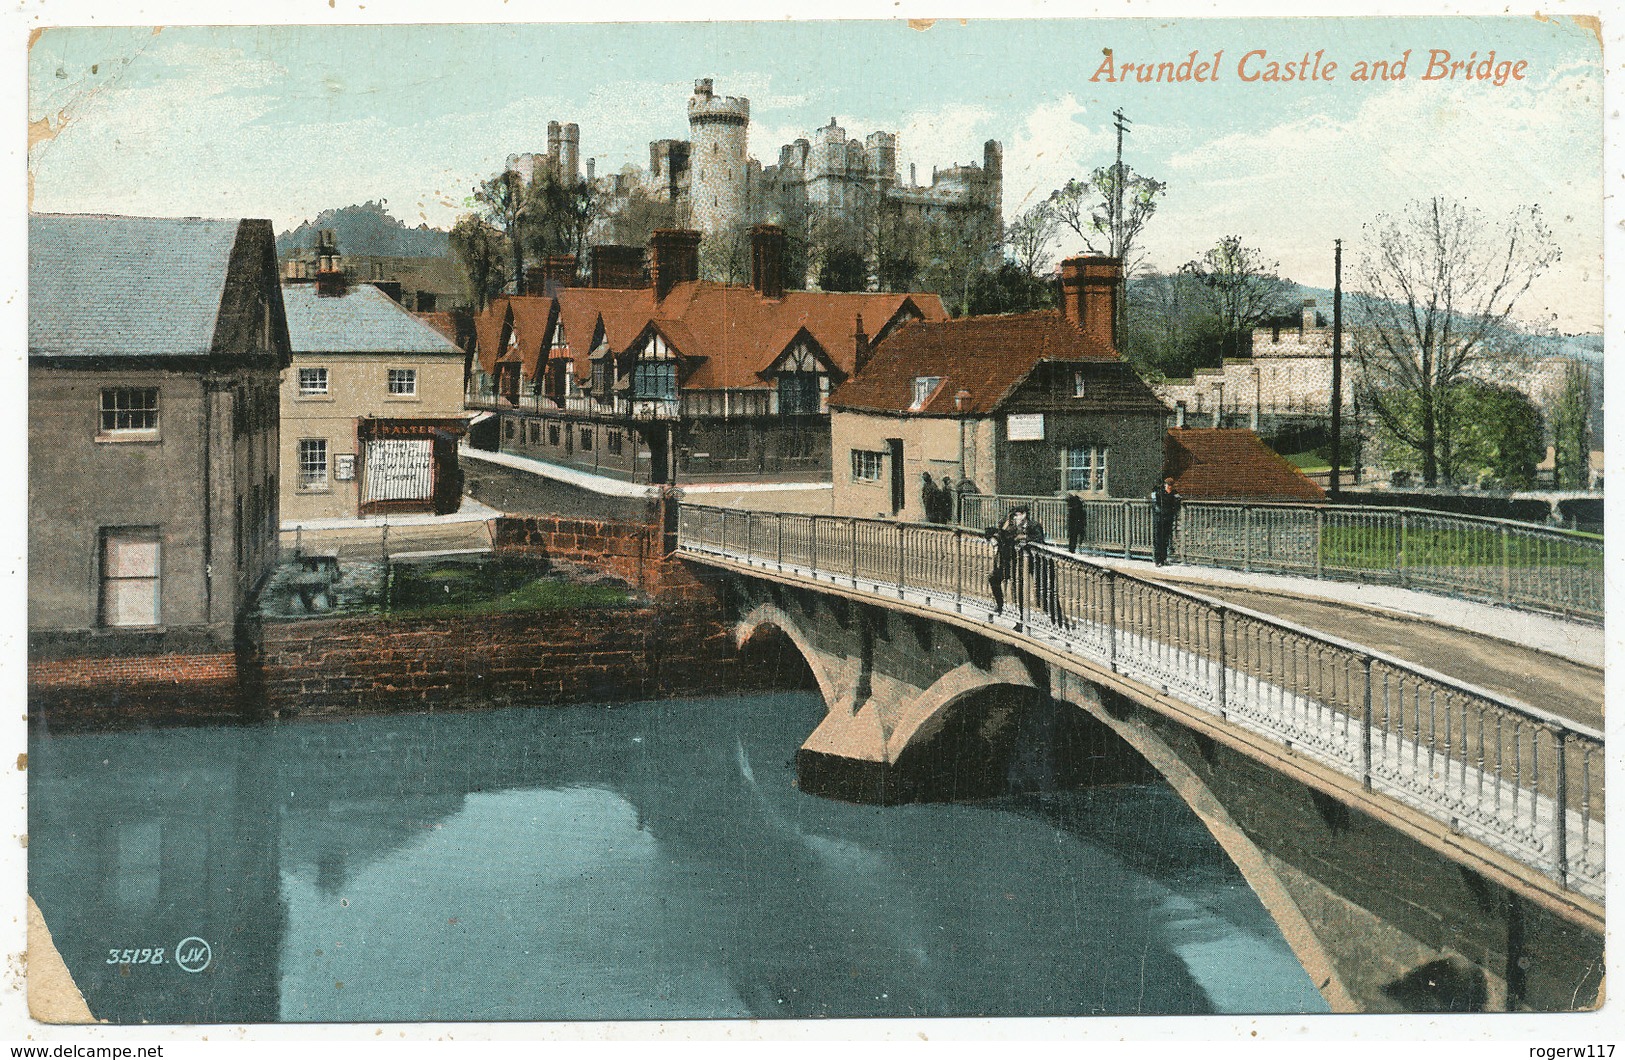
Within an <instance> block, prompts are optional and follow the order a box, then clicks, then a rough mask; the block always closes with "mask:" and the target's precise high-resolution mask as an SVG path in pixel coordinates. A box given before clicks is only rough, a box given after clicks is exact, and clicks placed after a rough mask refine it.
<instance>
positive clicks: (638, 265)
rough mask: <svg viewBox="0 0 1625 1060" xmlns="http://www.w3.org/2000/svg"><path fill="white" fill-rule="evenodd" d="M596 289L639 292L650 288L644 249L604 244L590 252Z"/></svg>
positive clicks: (593, 283) (593, 281)
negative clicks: (612, 288) (606, 288)
mask: <svg viewBox="0 0 1625 1060" xmlns="http://www.w3.org/2000/svg"><path fill="white" fill-rule="evenodd" d="M589 254H590V259H591V269H592V281H591V282H592V285H593V286H594V287H615V288H620V289H621V290H628V291H637V290H642V289H643V288H645V287H648V286H649V280H648V277H647V276H645V275H644V272H643V248H642V247H628V246H620V245H617V244H613V243H604V244H600V245H598V246H595V247H593V248H592V250H591V251H589Z"/></svg>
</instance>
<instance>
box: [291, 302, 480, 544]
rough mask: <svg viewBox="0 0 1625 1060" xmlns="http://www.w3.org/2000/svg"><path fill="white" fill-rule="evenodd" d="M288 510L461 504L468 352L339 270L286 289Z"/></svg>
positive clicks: (311, 514)
mask: <svg viewBox="0 0 1625 1060" xmlns="http://www.w3.org/2000/svg"><path fill="white" fill-rule="evenodd" d="M283 299H284V303H285V305H286V307H287V316H288V334H289V341H290V344H291V349H292V364H291V365H290V367H289V369H288V371H286V372H284V373H283V378H282V442H281V447H280V449H281V452H280V460H281V464H282V518H283V520H284V521H286V522H289V523H299V522H304V521H307V520H312V519H334V518H355V517H356V516H358V515H372V514H377V513H382V512H411V511H419V512H429V511H432V512H437V513H440V514H444V513H447V512H453V511H456V510H457V508H458V505H459V502H460V501H461V498H462V478H461V475H460V474H459V472H458V465H457V439H458V438H459V437H460V436H461V435H462V434H463V433H464V432H465V430H466V425H467V416H466V414H465V412H464V411H463V356H464V355H463V351H462V350H461V349H459V348H458V347H457V345H456V344H455V343H453V342H451V341H450V340H449V339H447V338H446V337H445V336H444V335H443V334H441V333H440V332H439V331H436V330H435V329H434V328H433V327H431V326H430V325H429V324H427V323H426V322H424V321H422V320H420V319H418V318H417V317H415V316H413V315H412V314H411V313H408V312H406V310H404V309H402V308H401V307H400V306H399V305H397V304H395V302H394V301H393V300H391V299H390V298H389V297H388V296H387V295H385V294H384V293H383V292H382V291H380V290H378V289H377V288H376V287H373V286H372V285H370V284H358V285H355V286H350V285H348V284H346V283H345V282H344V278H343V274H342V273H341V272H337V271H336V270H334V271H328V272H324V273H322V274H321V276H320V278H319V279H318V281H317V282H316V283H314V284H299V285H292V286H288V287H286V288H284V290H283Z"/></svg>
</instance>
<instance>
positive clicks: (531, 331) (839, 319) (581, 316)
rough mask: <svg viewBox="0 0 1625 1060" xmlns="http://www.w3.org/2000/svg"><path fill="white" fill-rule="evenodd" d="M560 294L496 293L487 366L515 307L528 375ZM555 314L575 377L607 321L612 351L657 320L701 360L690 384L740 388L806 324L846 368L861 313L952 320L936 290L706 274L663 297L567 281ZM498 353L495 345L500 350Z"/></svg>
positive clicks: (480, 325)
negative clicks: (776, 294)
mask: <svg viewBox="0 0 1625 1060" xmlns="http://www.w3.org/2000/svg"><path fill="white" fill-rule="evenodd" d="M553 301H554V299H547V298H541V297H509V298H505V299H499V300H498V301H497V302H495V303H493V304H492V305H491V307H490V308H489V309H487V310H486V311H485V312H484V313H482V314H481V315H480V317H479V319H478V320H477V322H476V330H477V332H478V336H479V350H480V366H481V367H482V368H483V369H484V370H485V371H487V372H489V371H491V370H492V367H493V366H494V365H495V364H496V362H497V361H498V360H500V359H501V358H502V357H503V356H505V351H503V350H501V349H499V344H500V342H501V337H502V334H501V332H502V321H503V319H504V318H505V315H506V313H507V312H508V307H509V306H510V305H511V306H512V307H513V311H514V330H515V334H516V336H517V337H518V339H519V344H520V350H521V355H522V359H523V362H524V364H525V374H526V375H527V376H530V377H534V374H535V372H534V364H535V362H536V357H537V354H538V352H539V351H540V350H541V347H542V344H543V343H545V342H546V340H547V336H546V334H545V327H546V322H547V320H548V319H549V318H547V317H546V316H545V314H543V313H542V312H541V311H540V307H541V306H545V305H547V304H549V303H551V302H553ZM556 301H557V306H558V314H559V316H558V319H560V320H562V321H563V324H564V334H565V338H566V339H568V340H569V344H570V357H571V360H572V361H573V363H574V365H575V371H576V375H577V378H579V379H581V380H582V381H583V382H585V381H587V380H588V379H589V378H590V374H591V373H590V368H591V364H590V360H589V355H590V354H591V352H592V350H591V344H592V338H593V335H594V333H595V332H596V330H597V326H598V324H599V323H600V322H602V324H603V326H604V330H605V338H606V340H607V342H608V343H609V347H610V349H612V350H613V351H615V353H617V354H620V353H623V352H625V350H626V349H627V347H628V346H630V345H631V344H632V343H633V342H634V341H636V339H637V338H638V336H639V335H640V334H642V333H643V329H644V327H645V326H646V325H648V324H649V323H650V322H651V321H653V322H654V323H655V324H657V325H658V326H659V328H660V331H661V333H662V334H663V335H665V336H666V337H667V339H669V340H670V341H671V343H672V344H673V345H674V346H676V347H677V350H678V352H679V353H680V354H682V355H684V356H686V357H691V358H698V359H699V360H698V363H697V365H696V366H695V368H694V371H693V373H692V375H690V376H689V377H687V378H686V379H684V381H683V386H684V388H685V389H686V388H695V389H738V388H750V387H765V386H767V385H769V384H768V381H767V380H765V379H763V378H762V376H761V375H760V373H762V372H765V371H766V370H767V369H768V368H770V367H771V366H772V364H773V362H774V361H776V360H777V359H778V357H779V355H780V354H782V353H783V352H784V350H785V347H786V346H788V345H789V343H790V342H791V340H793V339H794V338H795V337H796V335H797V334H799V333H800V331H801V330H802V329H803V328H805V329H806V330H807V332H808V334H809V335H811V336H812V337H813V339H814V341H816V342H817V343H818V345H819V346H821V347H822V348H823V350H824V353H825V355H826V356H827V357H828V358H829V359H830V361H831V362H832V363H833V364H834V365H835V367H836V368H837V369H839V370H840V371H841V372H842V373H845V374H850V373H851V372H852V371H853V370H854V368H855V367H856V359H857V353H856V346H855V343H854V334H855V332H856V330H857V320H858V317H859V316H860V315H861V316H862V317H863V321H864V327H865V330H866V332H867V333H868V334H869V335H871V336H873V335H875V334H877V333H879V332H880V330H881V329H882V328H884V327H885V326H886V324H888V323H889V322H890V321H891V320H892V319H893V318H894V317H896V316H897V314H898V313H899V312H900V311H901V310H902V309H903V308H904V307H905V306H912V307H913V308H914V309H915V310H916V311H917V312H918V313H919V314H920V315H921V317H923V319H925V320H945V319H946V318H947V316H948V314H947V311H946V310H945V309H944V308H943V306H942V300H941V299H940V298H938V297H937V296H936V295H930V294H892V293H887V294H870V293H844V292H826V291H787V292H785V294H784V296H783V297H782V298H763V297H762V296H761V295H760V294H758V293H757V292H756V290H755V289H754V288H751V287H745V286H734V285H726V284H717V283H707V282H702V281H689V282H686V283H681V284H678V285H677V286H676V287H674V288H673V289H672V291H671V292H670V293H669V294H668V295H667V296H666V297H665V298H664V299H662V300H660V301H659V302H656V301H655V297H654V291H653V290H652V289H649V288H642V289H637V290H626V289H621V288H610V287H567V288H564V289H562V290H560V291H558V293H557V295H556ZM491 351H495V352H494V353H493V352H491Z"/></svg>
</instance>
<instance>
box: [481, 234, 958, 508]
mask: <svg viewBox="0 0 1625 1060" xmlns="http://www.w3.org/2000/svg"><path fill="white" fill-rule="evenodd" d="M750 236H751V241H752V250H753V253H752V283H751V284H750V285H749V286H745V285H729V284H718V283H710V282H706V281H701V280H699V279H698V276H699V246H700V239H701V237H700V234H699V233H698V232H697V231H694V230H664V231H660V232H657V233H655V238H654V240H653V242H652V243H651V245H650V248H649V259H650V274H651V279H650V281H649V282H648V283H647V284H645V283H643V281H642V280H641V278H640V277H634V276H633V275H632V274H631V271H630V270H627V269H621V268H617V267H614V266H615V263H616V260H617V254H618V252H619V251H620V250H622V249H624V248H610V249H611V250H612V251H613V252H614V253H611V254H610V255H609V256H608V260H607V261H601V260H599V257H600V256H599V255H598V253H597V251H599V250H601V249H604V248H594V261H593V269H592V272H593V274H594V275H595V276H596V277H597V278H598V279H599V280H600V281H602V282H603V283H605V284H608V283H624V284H626V286H620V287H611V286H607V285H606V286H594V287H577V286H572V285H571V283H572V280H571V278H572V277H574V275H575V273H576V268H575V262H574V260H573V259H571V258H563V259H549V261H548V262H547V263H545V264H544V275H545V279H544V284H543V287H544V289H545V290H548V291H551V293H550V294H545V295H527V296H513V297H507V298H500V299H498V300H497V301H496V302H495V303H493V304H492V306H491V307H490V308H489V309H488V310H487V311H486V312H485V313H483V314H481V316H480V317H479V318H477V320H476V332H477V335H478V339H477V357H478V370H477V371H476V372H475V375H474V382H473V387H472V388H471V391H470V393H469V396H468V399H467V401H468V404H469V405H470V407H474V408H482V409H489V410H492V411H495V412H496V413H497V414H498V418H499V421H500V423H499V426H498V441H497V444H498V446H499V447H500V448H501V450H502V451H504V452H510V453H513V454H515V455H519V456H524V457H528V458H531V459H535V460H540V461H544V462H547V463H551V464H556V465H559V466H561V467H567V468H571V469H575V470H580V471H586V472H590V473H593V474H597V475H602V476H606V477H611V478H617V479H622V480H629V481H634V482H644V483H667V482H706V481H740V480H749V479H755V478H761V477H767V478H774V479H780V480H786V481H821V480H825V479H827V478H828V476H829V460H830V448H829V412H828V397H829V394H830V392H831V391H832V390H833V389H834V387H836V386H837V385H839V384H840V383H841V382H843V381H844V380H846V379H847V378H848V377H849V376H851V375H852V374H853V373H854V372H855V371H857V370H858V368H859V366H860V365H861V363H862V362H863V359H864V358H865V357H867V356H868V353H869V350H870V348H871V346H872V345H873V344H874V343H876V342H881V341H884V340H885V339H886V338H887V337H888V336H890V335H891V334H892V333H893V332H894V331H896V330H897V329H899V328H901V327H903V326H904V325H905V324H907V323H908V322H910V321H916V320H927V321H940V320H943V319H945V318H946V317H947V313H946V311H945V310H944V309H943V306H942V301H941V299H939V298H938V297H937V296H936V295H931V294H880V293H831V292H823V291H788V290H785V288H784V278H783V271H784V250H785V234H784V232H783V231H782V230H781V229H778V228H776V227H774V226H771V225H762V226H758V227H756V228H755V229H753V230H752V232H751V234H750ZM634 284H635V285H634Z"/></svg>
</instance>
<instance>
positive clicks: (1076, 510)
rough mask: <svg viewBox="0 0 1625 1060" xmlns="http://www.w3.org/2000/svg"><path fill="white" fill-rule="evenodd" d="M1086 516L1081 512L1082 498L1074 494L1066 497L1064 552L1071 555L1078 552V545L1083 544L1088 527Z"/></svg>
mask: <svg viewBox="0 0 1625 1060" xmlns="http://www.w3.org/2000/svg"><path fill="white" fill-rule="evenodd" d="M1088 518H1089V517H1088V515H1087V514H1086V513H1085V512H1084V510H1083V498H1081V497H1079V496H1078V495H1077V494H1076V493H1068V494H1067V495H1066V550H1067V551H1068V552H1071V553H1073V554H1076V553H1077V551H1078V545H1079V544H1081V543H1082V542H1083V534H1084V530H1085V528H1086V527H1087V525H1088Z"/></svg>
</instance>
